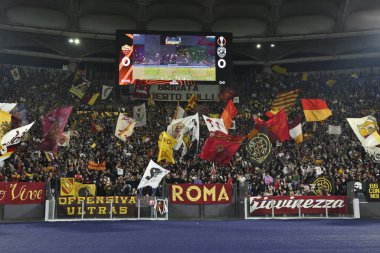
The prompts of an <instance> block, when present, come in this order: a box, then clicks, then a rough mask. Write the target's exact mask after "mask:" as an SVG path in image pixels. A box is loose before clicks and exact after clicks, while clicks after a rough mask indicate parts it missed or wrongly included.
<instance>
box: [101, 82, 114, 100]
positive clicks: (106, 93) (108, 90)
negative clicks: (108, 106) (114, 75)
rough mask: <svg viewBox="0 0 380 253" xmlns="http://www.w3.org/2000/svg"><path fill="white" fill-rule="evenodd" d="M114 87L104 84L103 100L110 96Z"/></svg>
mask: <svg viewBox="0 0 380 253" xmlns="http://www.w3.org/2000/svg"><path fill="white" fill-rule="evenodd" d="M112 89H113V87H112V86H107V85H103V88H102V100H106V99H107V98H108V97H109V95H110V94H111V92H112Z"/></svg>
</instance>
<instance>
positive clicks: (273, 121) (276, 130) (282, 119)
mask: <svg viewBox="0 0 380 253" xmlns="http://www.w3.org/2000/svg"><path fill="white" fill-rule="evenodd" d="M265 124H266V126H267V128H268V129H269V131H270V132H271V133H272V134H273V135H275V136H276V137H277V138H278V139H279V140H280V141H281V142H283V141H286V140H289V138H290V136H289V126H288V120H287V118H286V113H285V110H284V109H282V110H281V111H280V112H279V113H277V114H276V115H275V116H273V117H272V118H270V119H269V120H267V121H266V123H265Z"/></svg>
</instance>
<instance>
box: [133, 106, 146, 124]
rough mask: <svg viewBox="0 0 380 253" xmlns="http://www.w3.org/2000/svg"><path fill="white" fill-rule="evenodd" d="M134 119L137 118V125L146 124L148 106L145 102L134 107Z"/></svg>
mask: <svg viewBox="0 0 380 253" xmlns="http://www.w3.org/2000/svg"><path fill="white" fill-rule="evenodd" d="M133 119H134V120H136V125H135V127H142V126H146V108H145V104H141V105H138V106H134V107H133Z"/></svg>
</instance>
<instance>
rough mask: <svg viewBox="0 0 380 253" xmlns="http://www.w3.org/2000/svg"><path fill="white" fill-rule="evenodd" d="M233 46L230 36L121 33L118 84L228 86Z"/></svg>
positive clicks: (118, 35)
mask: <svg viewBox="0 0 380 253" xmlns="http://www.w3.org/2000/svg"><path fill="white" fill-rule="evenodd" d="M230 45H232V36H231V34H229V33H210V34H191V33H181V32H144V33H143V32H137V31H121V30H118V31H117V49H118V53H117V66H118V69H117V75H118V77H119V78H118V84H119V85H128V84H192V83H194V84H195V83H207V84H227V83H228V82H230V80H231V75H232V73H231V70H232V61H231V59H232V52H230V48H232V47H230Z"/></svg>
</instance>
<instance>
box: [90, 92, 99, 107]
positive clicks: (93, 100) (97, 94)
mask: <svg viewBox="0 0 380 253" xmlns="http://www.w3.org/2000/svg"><path fill="white" fill-rule="evenodd" d="M99 96H100V93H99V92H98V93H95V94H94V95H92V97H91V99H90V100H89V101H88V104H89V105H94V104H95V102H96V100H98V97H99Z"/></svg>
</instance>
